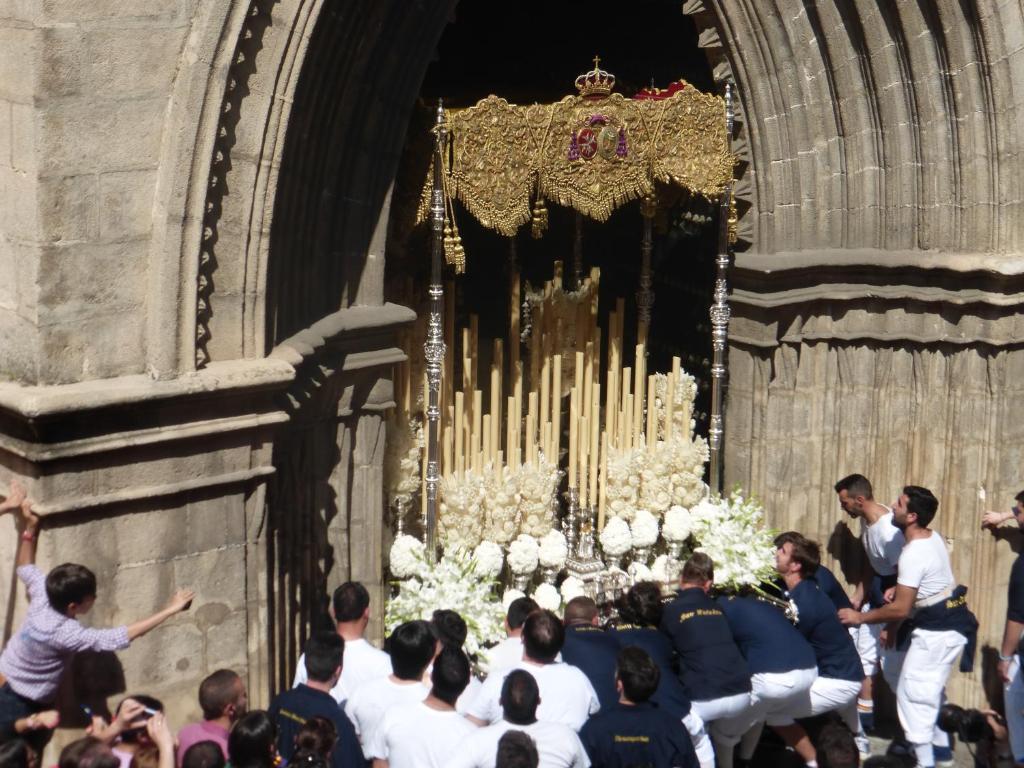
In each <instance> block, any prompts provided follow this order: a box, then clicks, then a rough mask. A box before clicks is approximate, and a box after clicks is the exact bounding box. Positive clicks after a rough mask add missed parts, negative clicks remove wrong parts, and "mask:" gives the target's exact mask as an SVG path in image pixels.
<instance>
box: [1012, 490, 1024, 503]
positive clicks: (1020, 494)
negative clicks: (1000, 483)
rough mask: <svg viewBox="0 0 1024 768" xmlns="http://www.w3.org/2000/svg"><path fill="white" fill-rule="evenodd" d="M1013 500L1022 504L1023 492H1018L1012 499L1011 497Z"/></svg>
mask: <svg viewBox="0 0 1024 768" xmlns="http://www.w3.org/2000/svg"><path fill="white" fill-rule="evenodd" d="M1013 500H1014V501H1021V502H1024V491H1021V492H1020V493H1018V494H1017V495H1016V496H1014V497H1013Z"/></svg>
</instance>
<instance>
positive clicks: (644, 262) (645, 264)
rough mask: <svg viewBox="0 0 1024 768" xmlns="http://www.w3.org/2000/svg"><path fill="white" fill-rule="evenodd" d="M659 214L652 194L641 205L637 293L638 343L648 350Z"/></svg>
mask: <svg viewBox="0 0 1024 768" xmlns="http://www.w3.org/2000/svg"><path fill="white" fill-rule="evenodd" d="M656 212H657V203H656V201H655V199H654V195H653V194H650V195H648V196H647V197H645V198H644V199H643V200H642V201H641V203H640V214H641V216H642V217H643V221H644V232H643V240H642V241H641V242H640V281H639V286H640V290H638V291H637V292H636V324H637V335H636V338H637V343H638V344H643V345H644V349H645V350H646V348H647V332H648V331H649V330H650V327H651V310H652V309H653V308H654V291H653V290H652V285H653V284H654V279H653V276H652V275H651V251H652V249H653V247H654V237H653V231H652V230H653V228H654V214H655V213H656Z"/></svg>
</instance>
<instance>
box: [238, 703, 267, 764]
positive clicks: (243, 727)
mask: <svg viewBox="0 0 1024 768" xmlns="http://www.w3.org/2000/svg"><path fill="white" fill-rule="evenodd" d="M276 745H277V725H276V724H275V723H274V721H273V720H272V719H271V717H270V715H269V714H267V712H265V711H264V710H262V709H256V710H253V711H252V712H248V713H246V715H245V716H244V717H242V718H241V719H240V720H239V721H238V722H237V723H235V726H234V727H233V728H232V729H231V733H230V734H228V762H230V763H231V765H232V766H238V767H239V768H243V767H244V766H267V768H269V766H272V765H273V764H274V755H275V753H276Z"/></svg>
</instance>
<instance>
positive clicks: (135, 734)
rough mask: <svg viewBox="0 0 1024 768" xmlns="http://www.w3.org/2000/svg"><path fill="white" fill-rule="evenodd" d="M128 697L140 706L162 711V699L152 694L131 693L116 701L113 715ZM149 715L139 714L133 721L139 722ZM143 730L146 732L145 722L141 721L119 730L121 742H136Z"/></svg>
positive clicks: (146, 718)
mask: <svg viewBox="0 0 1024 768" xmlns="http://www.w3.org/2000/svg"><path fill="white" fill-rule="evenodd" d="M128 699H131V700H132V701H137V702H139V704H141V705H142V706H144V707H147V708H149V709H155V710H156V711H157V712H163V711H164V703H163V702H162V701H160V699H157V698H154V697H153V696H149V695H148V694H145V693H133V694H132V695H131V696H125V697H124V698H123V699H121V701H119V702H118V703H117V707H116V708H115V709H114V714H115V715H116V714H117V713H118V712H120V711H121V707H123V706H124V703H125V702H126V701H128ZM149 717H150V716H149V714H148V713H147V714H144V715H141V716H140V717H139V718H138V720H135V721H133V722H139V721H143V720H148V719H149ZM145 732H146V724H145V722H141V723H140V724H139V725H137V726H135V727H133V728H129V729H128V730H126V731H121V741H123V742H125V743H127V744H137V743H138V741H139V736H141V735H142V734H143V733H145Z"/></svg>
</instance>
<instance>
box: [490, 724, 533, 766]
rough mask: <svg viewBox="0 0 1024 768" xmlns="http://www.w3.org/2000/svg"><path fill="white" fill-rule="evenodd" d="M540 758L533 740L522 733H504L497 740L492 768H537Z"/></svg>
mask: <svg viewBox="0 0 1024 768" xmlns="http://www.w3.org/2000/svg"><path fill="white" fill-rule="evenodd" d="M539 764H540V756H539V755H538V754H537V745H536V744H534V743H533V739H531V738H530V736H529V735H528V734H526V733H523V732H522V731H506V732H505V733H503V734H502V735H501V738H500V739H498V756H497V758H496V759H495V762H494V768H537V766H538V765H539Z"/></svg>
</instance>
